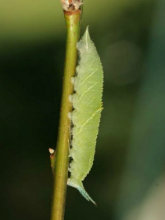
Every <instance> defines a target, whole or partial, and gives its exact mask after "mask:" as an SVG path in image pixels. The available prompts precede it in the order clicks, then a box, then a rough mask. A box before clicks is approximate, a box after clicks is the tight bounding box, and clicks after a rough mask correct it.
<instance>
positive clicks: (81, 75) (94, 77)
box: [68, 29, 103, 202]
mask: <svg viewBox="0 0 165 220" xmlns="http://www.w3.org/2000/svg"><path fill="white" fill-rule="evenodd" d="M78 50H79V55H80V61H79V66H78V67H77V76H76V77H75V80H74V90H75V94H74V95H73V99H72V101H73V108H74V110H73V112H72V116H71V120H72V123H73V125H74V127H73V129H72V135H73V140H72V143H71V146H72V148H71V149H70V157H72V158H73V160H72V162H71V164H70V167H69V171H70V172H71V178H70V179H69V181H68V185H71V186H73V187H75V188H77V189H78V190H79V191H80V192H81V194H82V195H83V196H84V197H85V198H86V199H87V200H91V201H92V202H94V201H93V200H92V199H91V197H90V196H89V195H88V194H87V193H86V191H85V189H84V187H83V185H82V181H83V180H84V179H85V177H86V176H87V174H88V173H89V171H90V170H91V167H92V165H93V160H94V154H95V146H96V138H97V135H98V127H99V123H100V116H101V110H102V88H103V70H102V65H101V61H100V58H99V56H98V53H97V51H96V48H95V46H94V44H93V42H92V41H91V39H90V36H89V32H88V29H87V30H86V32H85V34H84V36H83V38H82V39H81V41H80V42H79V43H78Z"/></svg>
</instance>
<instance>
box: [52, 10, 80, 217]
mask: <svg viewBox="0 0 165 220" xmlns="http://www.w3.org/2000/svg"><path fill="white" fill-rule="evenodd" d="M80 14H81V11H80V10H76V11H70V12H67V11H64V16H65V21H66V28H67V40H66V57H65V67H64V78H63V91H62V103H61V112H60V124H59V133H58V140H57V148H56V160H55V169H54V192H53V202H52V210H51V220H63V219H64V211H65V199H66V186H67V177H68V161H69V157H68V153H69V141H70V120H69V118H68V113H69V112H71V111H72V104H71V103H70V102H69V95H71V94H73V85H72V83H71V77H73V76H74V75H75V68H76V61H77V49H76V44H77V42H78V39H79V29H80Z"/></svg>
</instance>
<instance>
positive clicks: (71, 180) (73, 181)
mask: <svg viewBox="0 0 165 220" xmlns="http://www.w3.org/2000/svg"><path fill="white" fill-rule="evenodd" d="M67 185H68V186H72V187H74V188H76V189H77V190H78V191H79V192H80V193H81V195H82V196H83V197H84V198H85V199H86V200H87V201H91V202H92V203H93V204H94V205H95V206H97V205H96V202H95V201H94V200H93V199H92V198H91V197H90V195H89V194H88V193H87V192H86V190H85V188H84V186H83V184H82V182H81V181H80V180H77V179H75V178H72V177H71V178H69V179H68V181H67Z"/></svg>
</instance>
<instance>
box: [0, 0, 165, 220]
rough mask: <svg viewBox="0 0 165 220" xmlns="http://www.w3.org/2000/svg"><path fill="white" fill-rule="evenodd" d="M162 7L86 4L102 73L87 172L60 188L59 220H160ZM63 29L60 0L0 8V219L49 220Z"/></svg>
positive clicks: (145, 2) (164, 92) (4, 1)
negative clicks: (78, 184)
mask: <svg viewBox="0 0 165 220" xmlns="http://www.w3.org/2000/svg"><path fill="white" fill-rule="evenodd" d="M164 8H165V3H164V1H163V0H157V1H153V0H134V1H132V0H118V1H115V0H104V1H99V0H84V12H83V19H82V31H84V29H85V27H86V26H87V25H89V27H90V33H91V38H92V40H93V41H94V42H95V44H96V46H97V49H98V52H99V54H100V56H101V60H102V63H103V67H104V72H105V75H104V76H105V77H104V78H105V83H104V110H103V113H102V120H101V126H100V133H99V137H98V143H97V150H96V157H95V162H94V166H93V168H92V171H91V173H90V175H89V176H88V178H87V179H86V180H85V182H84V185H85V187H86V189H87V191H89V192H90V194H91V196H92V198H93V199H94V200H96V202H97V204H98V207H97V208H95V207H94V206H93V205H92V204H90V203H88V202H86V201H85V200H84V199H83V198H81V196H80V195H79V194H78V192H77V191H76V190H74V189H72V188H68V193H67V205H66V218H65V220H67V219H68V220H69V219H79V220H84V219H86V220H87V219H90V220H91V219H95V220H97V219H98V220H100V219H105V220H107V219H108V220H110V219H112V220H113V219H114V220H132V219H134V220H148V219H149V220H164V216H165V213H164V207H163V205H162V204H164V203H165V196H164V191H165V187H164V181H165V180H164V165H165V162H164V161H165V150H164V147H165V137H164V131H165V98H164V97H165V86H164V82H165V62H164V57H165V40H164V39H165V28H164V20H165V13H164ZM64 56H65V23H64V19H63V13H62V7H61V5H60V0H50V1H44V0H40V1H39V0H33V1H32V0H28V1H21V0H12V1H11V0H1V1H0V104H1V105H0V106H1V108H0V131H1V133H0V146H1V159H0V161H1V183H2V187H1V188H2V193H1V198H0V200H1V201H2V205H1V206H0V213H1V219H3V220H10V219H12V220H13V219H17V220H19V219H24V220H26V219H28V220H29V219H31V220H33V219H35V220H45V219H49V216H50V207H51V193H52V175H51V168H50V162H49V154H48V148H49V147H51V148H54V147H55V146H56V139H57V130H58V120H59V109H60V98H61V85H62V74H63V63H64Z"/></svg>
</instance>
